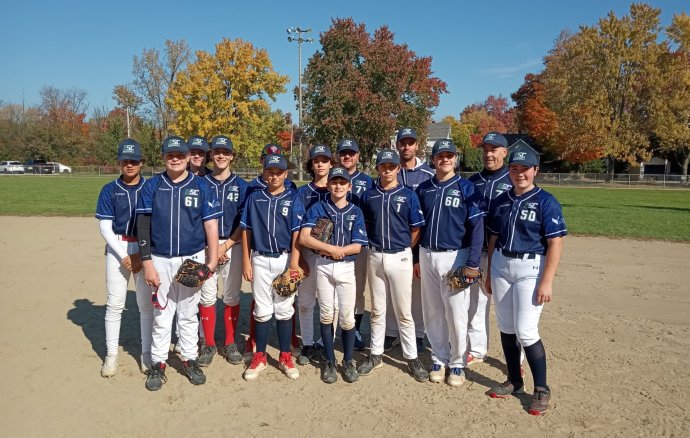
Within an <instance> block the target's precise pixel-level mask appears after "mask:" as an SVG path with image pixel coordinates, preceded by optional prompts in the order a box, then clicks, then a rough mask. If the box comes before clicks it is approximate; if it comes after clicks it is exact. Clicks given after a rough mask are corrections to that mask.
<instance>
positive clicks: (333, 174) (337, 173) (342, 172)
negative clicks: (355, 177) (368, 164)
mask: <svg viewBox="0 0 690 438" xmlns="http://www.w3.org/2000/svg"><path fill="white" fill-rule="evenodd" d="M333 178H342V179H344V180H345V181H347V182H350V181H351V180H352V177H351V176H350V172H348V171H347V169H345V168H344V167H334V168H333V169H331V170H330V171H329V172H328V181H330V180H332V179H333Z"/></svg>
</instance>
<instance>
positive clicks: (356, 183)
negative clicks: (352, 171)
mask: <svg viewBox="0 0 690 438" xmlns="http://www.w3.org/2000/svg"><path fill="white" fill-rule="evenodd" d="M355 185H356V186H362V187H364V186H366V185H367V182H366V181H355Z"/></svg>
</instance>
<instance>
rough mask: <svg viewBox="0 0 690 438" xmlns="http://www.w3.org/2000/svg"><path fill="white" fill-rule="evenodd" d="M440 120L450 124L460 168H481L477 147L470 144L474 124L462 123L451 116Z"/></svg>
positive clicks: (473, 169) (482, 165) (480, 157)
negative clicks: (458, 155) (458, 154)
mask: <svg viewBox="0 0 690 438" xmlns="http://www.w3.org/2000/svg"><path fill="white" fill-rule="evenodd" d="M442 122H444V123H448V124H449V125H450V138H451V139H452V140H453V143H455V146H457V147H458V151H459V153H460V157H459V160H460V169H462V170H463V171H464V172H469V171H479V170H481V169H482V168H483V167H484V164H483V163H482V154H481V151H480V150H479V149H477V148H476V147H475V146H474V145H472V140H471V136H472V132H474V129H475V128H474V126H471V125H467V124H464V123H462V122H461V121H460V120H458V119H456V118H454V117H452V116H446V117H444V118H443V120H442Z"/></svg>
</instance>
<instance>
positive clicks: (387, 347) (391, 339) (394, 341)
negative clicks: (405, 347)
mask: <svg viewBox="0 0 690 438" xmlns="http://www.w3.org/2000/svg"><path fill="white" fill-rule="evenodd" d="M398 344H400V339H398V337H396V336H386V338H385V339H384V340H383V351H384V352H385V353H388V352H389V351H391V350H392V349H393V347H395V346H396V345H398Z"/></svg>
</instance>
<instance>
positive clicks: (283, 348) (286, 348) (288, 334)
mask: <svg viewBox="0 0 690 438" xmlns="http://www.w3.org/2000/svg"><path fill="white" fill-rule="evenodd" d="M276 325H277V326H278V344H279V346H280V352H281V353H286V352H290V339H291V338H292V319H286V320H278V321H276Z"/></svg>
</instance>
